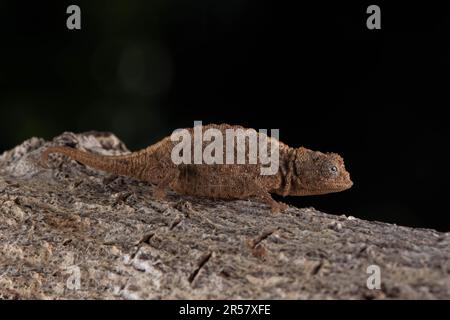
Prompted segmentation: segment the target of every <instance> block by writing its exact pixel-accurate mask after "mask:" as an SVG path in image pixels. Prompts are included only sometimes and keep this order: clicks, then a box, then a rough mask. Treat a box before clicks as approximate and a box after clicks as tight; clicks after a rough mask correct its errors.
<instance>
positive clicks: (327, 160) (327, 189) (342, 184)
mask: <svg viewBox="0 0 450 320" xmlns="http://www.w3.org/2000/svg"><path fill="white" fill-rule="evenodd" d="M301 149H302V150H301V152H300V154H302V156H301V157H300V158H298V159H297V161H296V162H295V178H294V179H293V185H292V189H291V192H290V194H292V195H318V194H325V193H332V192H339V191H343V190H346V189H349V188H350V187H351V186H352V185H353V182H352V181H351V180H350V174H349V173H348V171H347V170H345V166H344V160H343V159H342V157H341V156H340V155H338V154H336V153H322V152H319V151H312V150H308V149H305V148H301Z"/></svg>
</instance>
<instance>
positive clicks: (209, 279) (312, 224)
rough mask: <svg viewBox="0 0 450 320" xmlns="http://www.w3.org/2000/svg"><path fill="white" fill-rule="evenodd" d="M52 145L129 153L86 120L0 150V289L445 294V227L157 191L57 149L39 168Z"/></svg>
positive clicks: (14, 294)
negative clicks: (81, 127) (374, 278)
mask: <svg viewBox="0 0 450 320" xmlns="http://www.w3.org/2000/svg"><path fill="white" fill-rule="evenodd" d="M55 144H58V145H60V144H63V145H69V146H75V147H80V148H83V149H85V150H89V151H92V152H98V153H103V154H122V153H126V152H128V150H127V149H126V147H125V146H124V144H123V143H122V142H121V141H119V140H118V139H117V138H116V137H115V136H114V135H112V134H107V133H103V134H102V133H96V132H90V133H85V134H79V135H76V134H73V133H64V134H62V135H61V136H58V137H56V138H55V139H54V140H53V141H52V142H46V141H44V140H43V139H38V138H32V139H30V140H27V141H25V142H24V143H22V144H21V145H19V146H17V147H16V148H14V149H12V150H10V151H7V152H5V153H3V154H2V155H1V156H0V298H20V299H30V298H38V299H85V298H89V299H97V298H104V299H130V298H131V299H134V298H138V299H139V298H143V299H197V298H198V299H216V298H219V299H229V298H233V299H266V298H267V299H323V298H325V299H347V298H354V299H372V298H401V299H403V298H406V299H409V298H425V299H428V298H438V299H449V298H450V275H449V272H450V233H439V232H437V231H434V230H427V229H412V228H407V227H401V226H396V225H392V224H387V223H380V222H369V221H363V220H360V219H357V218H353V217H346V216H344V215H342V216H335V215H328V214H325V213H322V212H319V211H316V210H314V209H312V208H303V209H299V208H293V207H291V208H289V209H288V210H287V212H286V213H283V214H280V215H273V214H272V213H271V212H270V210H269V209H268V208H267V207H266V206H265V205H263V204H260V203H258V202H254V201H211V200H207V199H198V198H189V197H181V196H178V195H176V194H170V195H169V196H168V198H167V199H166V200H165V201H155V200H153V199H152V196H151V195H152V190H153V187H152V186H151V185H149V184H146V183H142V182H139V181H135V180H132V179H128V178H124V177H118V176H112V175H110V174H106V173H103V172H99V171H96V170H93V169H90V168H88V167H85V166H83V165H81V164H79V163H77V162H75V161H72V160H69V159H68V158H67V157H65V156H62V155H53V156H51V161H50V164H49V168H44V167H42V165H41V164H40V162H39V156H40V152H41V150H42V148H43V147H44V146H49V145H55ZM352 214H354V215H357V212H354V213H352ZM369 265H377V266H379V267H380V270H381V289H379V290H376V289H375V290H370V289H368V288H367V286H366V283H367V278H368V277H369V274H367V272H366V271H367V267H368V266H369Z"/></svg>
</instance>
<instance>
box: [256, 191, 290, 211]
mask: <svg viewBox="0 0 450 320" xmlns="http://www.w3.org/2000/svg"><path fill="white" fill-rule="evenodd" d="M255 191H256V192H255V196H256V198H258V199H260V200H261V201H262V202H264V203H265V204H267V205H269V206H270V210H271V211H272V212H273V213H280V212H283V211H284V210H286V209H287V208H289V206H288V205H287V204H285V203H283V202H278V201H276V200H275V199H273V198H272V195H271V194H270V193H269V192H268V191H266V190H264V188H262V187H259V186H258V187H257V188H255Z"/></svg>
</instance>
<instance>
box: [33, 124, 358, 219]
mask: <svg viewBox="0 0 450 320" xmlns="http://www.w3.org/2000/svg"><path fill="white" fill-rule="evenodd" d="M209 128H214V129H218V130H220V131H221V132H222V133H224V135H225V130H226V129H237V128H241V129H244V130H246V129H245V128H242V127H240V126H232V125H228V124H221V125H216V124H209V125H205V126H203V130H207V129H209ZM186 130H188V131H189V132H190V133H192V132H193V129H192V128H189V129H186ZM257 134H258V135H260V134H261V133H257ZM268 142H269V145H270V144H271V143H277V144H278V147H279V167H278V170H277V172H276V174H273V175H261V174H260V164H261V161H260V159H259V158H258V159H257V163H256V164H250V163H248V162H246V163H245V164H236V163H234V164H205V163H203V164H193V163H192V164H184V163H181V164H178V165H176V164H175V163H174V162H173V161H172V158H171V153H172V150H173V147H174V145H175V144H176V142H174V141H172V140H171V137H170V136H169V137H166V138H164V139H162V140H161V141H159V142H157V143H155V144H153V145H151V146H149V147H147V148H145V149H143V150H141V151H137V152H133V153H130V154H126V155H120V156H105V155H99V154H93V153H89V152H85V151H81V150H78V149H74V148H70V147H65V146H56V147H49V148H47V149H46V150H44V152H43V153H42V160H43V162H44V163H46V162H47V158H48V155H49V154H50V153H62V154H64V155H66V156H69V157H70V158H72V159H74V160H76V161H78V162H81V163H83V164H85V165H87V166H90V167H92V168H95V169H99V170H102V171H106V172H109V173H113V174H117V175H123V176H128V177H132V178H135V179H138V180H143V181H148V182H150V183H152V184H155V185H156V190H155V192H154V197H155V198H157V199H161V198H163V197H164V196H165V194H166V192H167V190H168V189H172V190H174V191H175V192H177V193H178V194H182V195H191V196H198V197H208V198H214V199H249V198H257V199H260V200H261V201H262V202H264V203H266V204H268V205H269V206H270V207H271V209H272V211H273V212H279V211H280V210H285V209H286V208H287V205H285V204H284V203H281V202H277V201H275V200H274V199H273V198H272V196H271V193H275V194H279V195H282V196H287V195H291V196H307V195H319V194H326V193H332V192H339V191H343V190H346V189H348V188H350V187H351V186H352V185H353V182H352V181H351V180H350V175H349V173H348V172H347V171H346V170H345V166H344V161H343V159H342V158H341V157H340V156H339V155H338V154H335V153H322V152H319V151H312V150H309V149H306V148H303V147H300V148H292V147H289V146H287V145H285V144H283V143H282V142H280V141H278V140H276V139H274V138H268ZM224 145H225V142H224ZM204 147H205V142H203V148H204ZM269 149H270V148H269ZM246 156H247V157H248V148H247V153H246Z"/></svg>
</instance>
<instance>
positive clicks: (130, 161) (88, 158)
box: [41, 146, 138, 176]
mask: <svg viewBox="0 0 450 320" xmlns="http://www.w3.org/2000/svg"><path fill="white" fill-rule="evenodd" d="M50 153H62V154H64V155H66V156H68V157H70V158H71V159H73V160H76V161H78V162H81V163H82V164H85V165H87V166H89V167H92V168H94V169H98V170H102V171H106V172H110V173H114V174H119V175H125V176H132V174H131V173H132V172H133V168H134V167H135V165H137V163H136V162H137V160H138V159H136V158H138V157H135V156H134V155H133V154H131V155H124V156H104V155H98V154H93V153H89V152H85V151H81V150H78V149H74V148H69V147H63V146H61V147H49V148H47V149H45V150H44V151H43V152H42V154H41V159H42V163H43V164H44V165H46V164H47V161H48V155H49V154H50Z"/></svg>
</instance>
